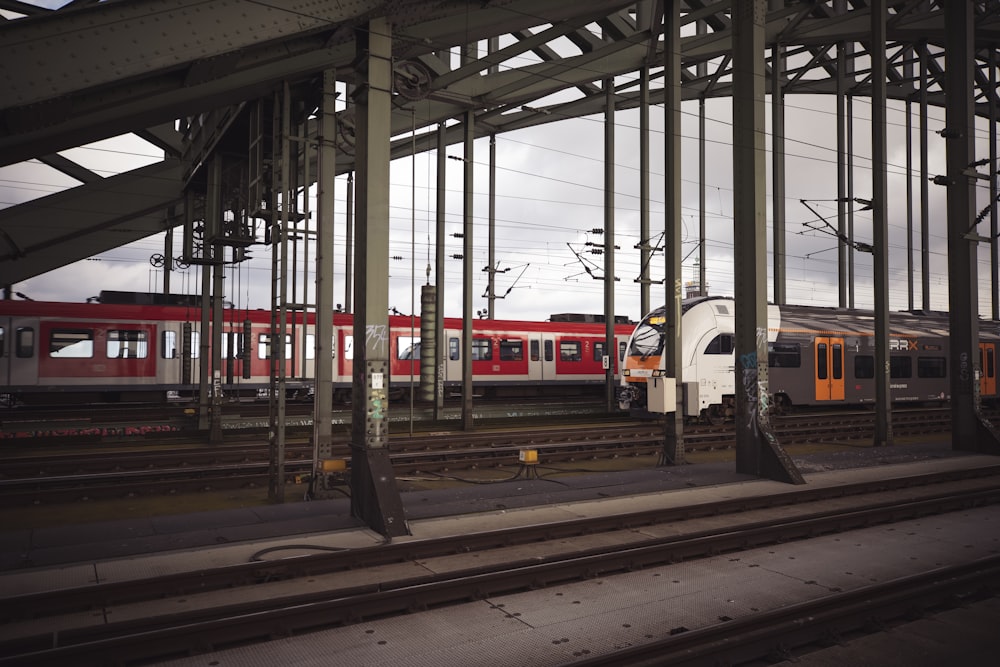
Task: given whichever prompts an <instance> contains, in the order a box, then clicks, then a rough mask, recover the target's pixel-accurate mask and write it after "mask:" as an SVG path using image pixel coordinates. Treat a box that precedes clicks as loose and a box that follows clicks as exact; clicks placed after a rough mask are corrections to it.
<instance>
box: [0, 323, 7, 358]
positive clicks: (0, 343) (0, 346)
mask: <svg viewBox="0 0 1000 667" xmlns="http://www.w3.org/2000/svg"><path fill="white" fill-rule="evenodd" d="M4 331H5V329H4V328H3V327H0V357H2V356H4V352H5V351H6V348H5V347H4V344H5V338H4Z"/></svg>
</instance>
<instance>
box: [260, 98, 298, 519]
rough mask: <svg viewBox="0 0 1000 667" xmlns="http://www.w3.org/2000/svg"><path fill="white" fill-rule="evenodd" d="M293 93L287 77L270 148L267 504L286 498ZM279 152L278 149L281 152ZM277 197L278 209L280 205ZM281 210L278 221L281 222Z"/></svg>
mask: <svg viewBox="0 0 1000 667" xmlns="http://www.w3.org/2000/svg"><path fill="white" fill-rule="evenodd" d="M291 97H292V94H291V90H290V88H289V86H288V82H287V81H286V82H285V83H284V84H283V85H282V89H281V91H280V92H278V93H275V99H274V122H273V125H272V127H273V133H274V140H273V145H274V149H273V151H274V152H275V153H278V154H277V155H275V156H274V159H273V160H272V163H274V162H278V163H280V168H278V169H273V168H272V170H271V173H272V183H273V186H272V188H271V198H272V202H273V204H272V206H271V220H270V222H271V331H270V334H269V335H270V342H271V344H270V349H269V353H268V359H269V360H270V371H271V372H270V383H269V387H268V420H269V426H268V435H269V440H270V443H269V449H270V452H269V455H270V465H269V470H268V487H267V490H268V493H267V497H268V498H269V499H270V500H271V502H275V503H283V502H285V410H286V399H285V388H286V380H287V373H288V365H287V363H286V360H285V334H286V332H287V329H288V309H287V306H286V302H287V297H288V225H289V219H290V214H291V208H292V199H293V197H294V193H293V191H292V187H291V181H292V159H291V153H292V148H291V127H292V125H291V123H292V119H291V116H292V100H291ZM279 151H280V152H279ZM279 196H280V208H279ZM279 213H280V220H279Z"/></svg>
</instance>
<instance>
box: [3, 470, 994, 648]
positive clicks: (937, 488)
mask: <svg viewBox="0 0 1000 667" xmlns="http://www.w3.org/2000/svg"><path fill="white" fill-rule="evenodd" d="M998 501H1000V466H992V467H989V468H979V469H975V470H965V471H953V472H949V473H935V474H928V475H922V476H910V477H906V478H901V479H883V480H879V481H877V482H868V483H858V484H853V485H850V486H840V487H834V488H826V489H824V488H815V489H801V490H796V491H791V492H783V493H778V494H774V495H769V496H762V497H757V498H742V499H738V500H724V501H717V502H712V503H706V504H701V505H693V506H688V507H671V508H669V509H663V508H660V509H655V510H648V511H640V512H633V513H629V514H619V515H614V516H603V517H589V518H586V519H573V520H568V521H561V522H556V523H549V524H545V525H534V526H521V527H517V528H508V529H502V530H495V531H485V532H480V533H474V534H463V535H457V536H453V537H444V538H439V539H426V540H417V541H409V542H397V543H392V544H385V545H381V546H373V547H364V548H357V549H345V550H336V551H327V552H323V553H315V554H313V555H308V556H298V557H295V558H289V559H280V557H279V558H278V559H277V560H251V562H247V563H243V564H235V565H228V566H224V567H216V568H212V569H208V570H205V569H201V570H198V571H196V572H181V573H174V574H169V575H165V576H158V577H148V578H142V577H136V578H134V579H131V580H128V581H119V582H114V583H106V584H104V583H96V584H92V585H87V586H83V587H78V588H64V589H60V590H53V591H45V592H36V593H26V594H22V595H17V596H13V597H8V599H7V600H6V604H5V605H4V607H3V609H4V611H3V612H2V613H0V616H2V618H3V619H4V621H5V625H4V626H2V627H3V628H4V629H3V630H0V665H29V664H30V665H49V664H51V665H63V664H97V663H102V662H106V661H107V660H109V659H110V658H111V657H112V656H113V661H114V662H115V663H117V664H129V663H131V662H139V661H151V660H160V659H166V658H170V657H176V656H180V655H191V654H197V653H200V652H204V651H209V650H219V649H222V648H225V647H227V646H234V645H241V644H246V643H249V642H255V641H263V640H267V639H271V638H275V637H286V636H288V635H292V634H298V633H302V632H308V631H311V630H316V629H320V628H323V627H333V626H340V625H346V624H352V623H357V622H359V621H363V620H367V619H372V618H380V617H384V616H387V615H393V614H405V613H410V612H413V611H416V610H421V609H428V608H433V607H437V606H441V605H448V604H460V603H463V602H468V601H472V600H479V599H483V598H488V597H492V596H497V595H501V594H506V593H511V592H516V591H522V590H528V589H536V588H540V587H546V586H554V585H559V584H562V583H565V582H572V581H578V580H581V579H589V578H593V577H598V576H600V577H606V576H611V575H614V574H616V573H623V572H630V571H634V570H638V569H643V568H650V567H656V566H661V565H664V564H669V563H674V562H677V561H682V560H691V559H697V558H701V557H705V556H710V555H714V554H718V553H727V554H730V555H732V554H736V553H738V552H740V551H743V550H746V549H751V548H755V547H759V546H762V545H770V544H776V543H784V542H788V541H791V540H800V539H809V538H811V537H814V536H817V535H830V534H834V533H839V532H844V531H850V530H854V529H857V528H861V527H866V526H872V525H886V524H891V523H893V522H898V521H904V520H908V519H912V518H918V517H927V516H930V515H935V514H940V513H946V512H953V511H957V510H960V509H962V508H969V507H982V506H984V505H988V504H995V503H997V502H998ZM706 519H707V520H708V522H707V523H704V522H703V521H704V520H706ZM656 526H661V527H663V528H667V527H669V529H668V530H662V529H661V530H659V531H657V530H656V529H655V527H656ZM292 546H294V545H292ZM303 548H305V547H303ZM265 555H267V554H261V558H263V557H264V556H265ZM271 556H274V555H273V554H272V555H271ZM471 563H476V565H471ZM415 565H418V566H417V567H415ZM415 573H420V574H415ZM986 584H988V585H992V586H996V585H998V584H1000V556H996V555H994V556H992V557H991V558H987V559H981V560H979V561H976V562H974V563H972V564H971V565H966V566H964V567H953V568H936V571H934V572H930V573H929V574H927V575H921V576H919V577H916V576H912V577H908V578H906V579H901V580H897V581H890V582H882V583H880V584H876V585H870V586H861V587H859V588H857V589H854V590H849V591H833V592H832V594H829V595H825V596H823V598H822V599H820V600H818V601H813V602H810V603H804V604H802V605H799V606H798V607H796V608H794V609H789V608H786V609H780V610H776V611H773V612H768V613H762V614H754V615H751V616H748V617H746V618H739V619H723V622H721V623H719V624H717V625H715V626H711V627H706V628H703V629H700V630H698V631H696V632H685V633H684V634H683V635H682V636H681V637H680V638H675V637H670V638H669V639H664V640H662V641H657V642H649V643H646V644H643V645H639V646H631V647H627V648H621V650H620V651H618V652H614V653H611V654H606V655H601V656H593V657H591V658H590V659H588V660H586V661H583V662H582V663H581V664H586V665H605V664H606V665H612V664H615V665H617V664H646V662H648V664H654V663H655V664H663V660H664V656H667V655H670V656H677V657H684V656H686V657H687V659H688V660H689V662H688V663H684V664H717V662H718V661H719V659H720V658H719V656H720V655H725V656H728V657H727V659H726V660H724V661H723V662H727V663H729V662H731V658H732V656H733V655H734V653H733V652H734V650H735V651H738V655H739V657H740V659H741V660H747V659H753V658H756V657H761V656H763V655H766V654H767V653H769V652H770V651H772V650H773V649H774V647H775V646H776V645H777V644H778V643H779V639H778V637H779V636H780V643H782V644H783V645H787V644H788V643H789V641H791V639H790V638H792V637H794V641H795V642H808V641H815V639H816V638H819V637H822V636H824V634H829V633H832V632H840V631H843V629H844V628H845V627H847V626H852V627H853V626H856V625H857V624H859V623H862V622H866V621H867V622H870V621H871V618H872V617H873V615H878V614H883V613H884V614H890V613H896V614H898V613H900V610H901V609H903V610H906V611H908V612H912V610H913V609H914V608H916V607H919V606H921V605H924V604H932V603H933V601H939V600H940V599H941V597H942V596H947V595H956V594H967V593H968V592H969V590H971V589H975V588H980V587H982V586H983V585H986ZM178 610H182V611H178ZM859 611H865V613H864V614H859ZM803 613H806V614H807V615H806V616H803V615H802V614H803ZM117 618H121V619H129V620H121V621H115V620H114V619H117ZM803 618H805V619H806V621H805V622H804V621H803ZM46 626H50V627H54V628H59V630H58V632H52V631H51V630H50V631H42V630H41V628H43V627H46ZM777 633H780V634H777ZM644 661H646V662H644ZM671 664H673V663H671Z"/></svg>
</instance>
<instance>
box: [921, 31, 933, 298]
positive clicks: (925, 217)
mask: <svg viewBox="0 0 1000 667" xmlns="http://www.w3.org/2000/svg"><path fill="white" fill-rule="evenodd" d="M919 49H920V288H921V295H922V302H921V303H922V304H923V305H922V308H923V309H924V310H925V311H929V310H930V309H931V251H930V219H931V211H930V174H929V168H930V167H929V164H930V162H929V159H928V156H927V153H928V148H927V136H928V135H927V43H926V42H923V43H921V44H920V46H919Z"/></svg>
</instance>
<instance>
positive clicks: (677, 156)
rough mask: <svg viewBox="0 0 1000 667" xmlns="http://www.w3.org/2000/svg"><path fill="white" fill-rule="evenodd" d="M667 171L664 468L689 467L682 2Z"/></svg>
mask: <svg viewBox="0 0 1000 667" xmlns="http://www.w3.org/2000/svg"><path fill="white" fill-rule="evenodd" d="M663 40H664V49H663V110H664V113H665V114H666V118H664V121H663V162H664V165H663V167H664V168H663V172H664V175H665V183H664V220H663V256H664V271H665V273H664V276H663V285H664V292H665V294H664V306H665V309H666V318H667V321H666V326H665V327H664V329H665V334H664V341H663V355H664V359H665V364H664V365H665V369H666V378H667V379H666V381H667V382H674V390H675V392H676V397H677V400H676V401H675V403H674V411H673V412H672V413H670V412H668V413H667V414H666V415H664V433H663V449H662V450H661V452H660V460H659V464H660V465H681V464H683V463H684V375H683V370H684V363H683V354H682V352H683V341H682V338H681V335H682V332H683V330H682V328H681V299H682V298H683V293H682V290H683V288H684V284H683V279H682V276H681V229H682V227H683V225H682V221H681V13H680V0H672V1H671V2H668V3H667V4H666V5H665V6H664V9H663Z"/></svg>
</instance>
